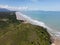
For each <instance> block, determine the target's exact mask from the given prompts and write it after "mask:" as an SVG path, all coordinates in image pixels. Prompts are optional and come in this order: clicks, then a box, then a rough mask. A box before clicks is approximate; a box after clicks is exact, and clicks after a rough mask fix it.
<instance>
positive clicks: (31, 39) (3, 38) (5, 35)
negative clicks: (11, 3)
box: [0, 14, 51, 45]
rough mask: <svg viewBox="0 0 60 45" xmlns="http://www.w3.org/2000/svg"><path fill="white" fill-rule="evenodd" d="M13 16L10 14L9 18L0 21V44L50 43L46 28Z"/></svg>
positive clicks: (47, 44) (43, 44)
mask: <svg viewBox="0 0 60 45" xmlns="http://www.w3.org/2000/svg"><path fill="white" fill-rule="evenodd" d="M14 15H15V14H14ZM12 17H13V18H12ZM15 17H16V16H11V15H10V16H9V20H7V21H0V45H50V43H51V40H50V35H49V33H48V32H47V29H45V28H43V27H40V26H36V25H32V24H29V23H22V22H20V21H18V20H16V18H15ZM4 19H5V18H4Z"/></svg>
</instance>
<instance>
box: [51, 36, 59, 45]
mask: <svg viewBox="0 0 60 45" xmlns="http://www.w3.org/2000/svg"><path fill="white" fill-rule="evenodd" d="M51 45H60V38H59V37H53V38H52V44H51Z"/></svg>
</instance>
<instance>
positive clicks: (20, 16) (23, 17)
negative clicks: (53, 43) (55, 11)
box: [16, 12, 60, 37]
mask: <svg viewBox="0 0 60 45" xmlns="http://www.w3.org/2000/svg"><path fill="white" fill-rule="evenodd" d="M16 18H17V20H25V21H26V22H28V23H31V24H33V25H38V26H42V27H44V28H46V29H47V31H48V32H49V33H50V35H51V36H56V37H60V32H57V31H55V30H53V29H51V28H50V27H48V26H47V25H46V24H45V23H44V22H42V21H38V20H34V19H32V18H31V17H28V16H27V15H24V14H22V13H20V12H16Z"/></svg>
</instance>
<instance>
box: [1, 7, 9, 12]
mask: <svg viewBox="0 0 60 45" xmlns="http://www.w3.org/2000/svg"><path fill="white" fill-rule="evenodd" d="M0 12H10V10H8V9H6V8H0Z"/></svg>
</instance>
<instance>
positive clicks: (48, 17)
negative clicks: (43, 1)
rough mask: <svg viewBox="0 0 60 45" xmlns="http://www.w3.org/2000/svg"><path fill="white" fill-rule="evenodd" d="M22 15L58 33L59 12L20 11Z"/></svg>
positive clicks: (59, 24)
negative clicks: (42, 23)
mask: <svg viewBox="0 0 60 45" xmlns="http://www.w3.org/2000/svg"><path fill="white" fill-rule="evenodd" d="M22 13H23V14H25V15H27V16H29V17H31V18H33V19H35V20H38V21H42V22H44V23H45V24H46V25H47V26H49V27H50V28H52V29H53V30H54V31H58V32H60V12H59V11H22Z"/></svg>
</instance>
